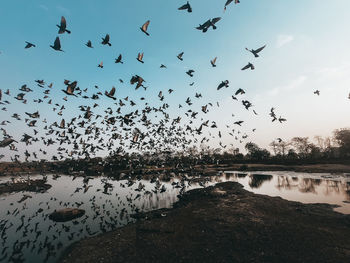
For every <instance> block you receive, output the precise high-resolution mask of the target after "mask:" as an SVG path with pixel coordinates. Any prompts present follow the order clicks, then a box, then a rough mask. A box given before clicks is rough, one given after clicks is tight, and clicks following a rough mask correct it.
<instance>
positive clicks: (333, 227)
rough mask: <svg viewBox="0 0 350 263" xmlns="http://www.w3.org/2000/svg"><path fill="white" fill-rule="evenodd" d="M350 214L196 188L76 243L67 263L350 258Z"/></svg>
mask: <svg viewBox="0 0 350 263" xmlns="http://www.w3.org/2000/svg"><path fill="white" fill-rule="evenodd" d="M349 240H350V216H347V215H343V214H340V213H336V212H334V211H332V207H331V206H329V205H324V204H312V205H304V204H301V203H298V202H290V201H286V200H283V199H281V198H279V197H268V196H263V195H256V194H253V193H250V192H248V191H246V190H244V189H243V188H242V186H241V185H240V184H238V183H234V182H226V183H220V184H217V185H216V186H215V187H208V188H206V189H197V190H192V191H189V192H188V193H186V194H185V195H184V196H183V197H181V199H180V201H179V202H178V203H176V204H175V206H174V208H173V209H162V210H157V211H154V212H150V213H147V214H142V215H138V221H137V222H136V223H135V224H130V225H128V226H126V227H123V228H120V229H117V230H115V231H113V232H109V233H106V234H102V235H99V236H97V237H93V238H89V239H85V240H82V241H80V242H78V243H76V244H75V245H73V246H72V247H71V248H69V250H67V252H66V253H65V255H64V257H63V258H61V260H60V262H348V260H349V258H350V243H349Z"/></svg>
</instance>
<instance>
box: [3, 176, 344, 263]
mask: <svg viewBox="0 0 350 263" xmlns="http://www.w3.org/2000/svg"><path fill="white" fill-rule="evenodd" d="M36 177H37V178H41V176H36ZM185 177H187V175H184V174H182V175H179V176H178V177H175V178H172V179H171V180H170V181H169V182H161V181H159V180H153V181H152V182H151V181H146V180H130V179H129V180H121V181H115V180H112V179H110V178H106V177H94V178H93V177H85V178H83V177H69V176H48V183H49V184H51V185H52V188H51V189H49V190H48V191H47V192H46V193H30V192H21V193H14V194H9V195H2V196H0V207H1V209H0V236H1V240H0V262H55V261H56V259H57V258H58V257H59V256H60V254H61V253H62V251H63V250H64V249H65V248H66V247H67V246H68V245H70V244H71V243H73V242H76V241H78V240H81V239H83V238H85V237H90V236H94V235H97V234H100V233H103V232H107V231H111V230H113V229H115V228H118V227H121V226H123V225H125V224H127V223H129V222H132V221H133V220H134V219H132V218H131V216H130V215H131V214H134V213H136V212H138V211H149V210H153V209H159V208H165V207H171V206H172V204H173V203H174V202H176V201H177V200H178V197H177V196H178V194H179V193H180V191H187V190H189V189H193V188H198V187H205V186H209V185H213V184H215V183H218V182H225V181H237V182H239V183H241V184H242V185H243V186H244V187H245V189H247V190H249V191H252V192H255V193H259V194H266V195H270V196H281V197H282V198H285V199H287V200H293V201H300V202H304V203H330V204H337V205H339V206H340V207H339V208H336V210H337V211H340V212H343V213H348V214H350V204H349V203H346V202H349V201H350V177H346V176H345V175H337V176H333V175H332V176H330V175H329V174H305V173H292V172H255V173H238V172H225V173H222V174H218V175H217V176H212V177H210V178H206V179H205V180H203V179H201V178H196V179H195V180H191V182H190V184H189V183H188V181H187V180H184V178H185ZM34 179H35V177H34ZM9 180H10V178H6V177H2V178H0V183H3V182H4V181H9ZM344 201H345V202H344ZM64 207H72V208H80V209H84V210H85V211H86V213H85V215H84V216H83V217H81V218H78V219H75V220H73V221H69V222H65V223H55V222H53V221H51V220H50V219H49V218H48V216H49V214H50V213H51V212H53V211H54V210H55V209H61V208H64Z"/></svg>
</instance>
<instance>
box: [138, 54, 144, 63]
mask: <svg viewBox="0 0 350 263" xmlns="http://www.w3.org/2000/svg"><path fill="white" fill-rule="evenodd" d="M136 59H137V61H139V62H141V63H144V61H142V59H143V53H138V55H137V58H136Z"/></svg>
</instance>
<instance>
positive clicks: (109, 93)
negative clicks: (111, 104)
mask: <svg viewBox="0 0 350 263" xmlns="http://www.w3.org/2000/svg"><path fill="white" fill-rule="evenodd" d="M114 93H115V87H113V88H112V89H111V90H110V92H108V91H105V95H106V96H107V97H109V98H111V99H113V100H116V99H117V98H115V97H114Z"/></svg>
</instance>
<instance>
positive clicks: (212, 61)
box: [210, 57, 217, 68]
mask: <svg viewBox="0 0 350 263" xmlns="http://www.w3.org/2000/svg"><path fill="white" fill-rule="evenodd" d="M216 59H217V57H215V58H214V59H213V60H211V61H210V64H211V65H212V66H213V67H214V68H215V67H216V64H215V63H216Z"/></svg>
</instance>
